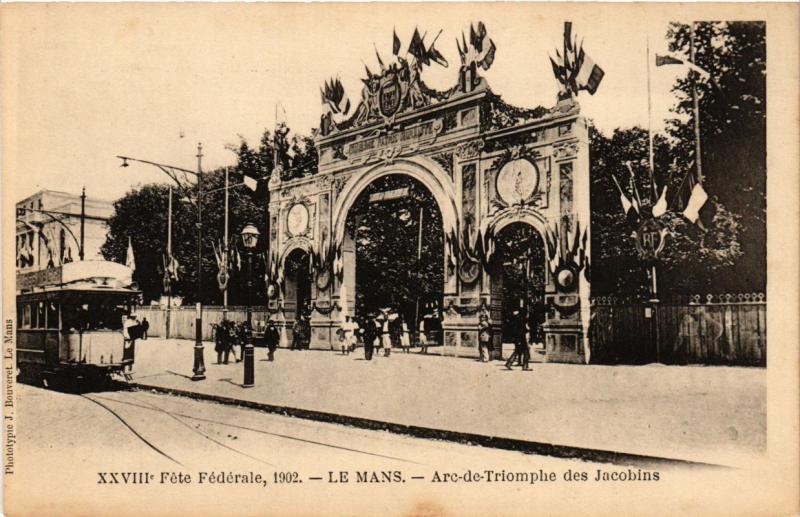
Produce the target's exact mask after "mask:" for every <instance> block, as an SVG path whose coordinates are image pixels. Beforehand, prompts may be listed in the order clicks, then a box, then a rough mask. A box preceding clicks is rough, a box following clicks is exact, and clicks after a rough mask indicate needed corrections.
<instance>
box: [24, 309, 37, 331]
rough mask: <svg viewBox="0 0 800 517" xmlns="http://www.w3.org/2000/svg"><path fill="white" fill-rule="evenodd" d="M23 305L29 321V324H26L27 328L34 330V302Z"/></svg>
mask: <svg viewBox="0 0 800 517" xmlns="http://www.w3.org/2000/svg"><path fill="white" fill-rule="evenodd" d="M25 305H26V306H27V308H28V316H29V318H30V320H29V321H30V323H28V328H29V329H35V328H36V314H37V313H36V302H31V303H27V304H25Z"/></svg>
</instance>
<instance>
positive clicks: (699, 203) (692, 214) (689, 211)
mask: <svg viewBox="0 0 800 517" xmlns="http://www.w3.org/2000/svg"><path fill="white" fill-rule="evenodd" d="M707 200H708V194H706V191H705V190H704V189H703V185H701V184H700V183H695V185H694V187H693V188H692V193H691V195H690V196H689V202H688V203H686V208H684V209H683V216H684V217H685V218H686V219H688V220H689V221H691V222H692V223H698V224H700V223H699V219H700V210H701V209H702V208H703V205H705V204H706V201H707Z"/></svg>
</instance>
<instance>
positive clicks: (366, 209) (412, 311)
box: [344, 173, 445, 329]
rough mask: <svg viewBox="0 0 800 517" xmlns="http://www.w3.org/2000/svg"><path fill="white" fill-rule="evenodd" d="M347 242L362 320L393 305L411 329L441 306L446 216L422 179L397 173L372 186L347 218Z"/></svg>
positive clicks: (369, 185) (356, 298)
mask: <svg viewBox="0 0 800 517" xmlns="http://www.w3.org/2000/svg"><path fill="white" fill-rule="evenodd" d="M344 241H345V244H346V247H349V248H351V250H352V251H353V252H354V258H355V260H354V266H351V267H354V273H355V274H354V275H353V277H352V278H353V280H354V282H353V283H354V285H353V287H354V295H355V296H354V302H355V307H354V308H355V314H356V316H357V317H359V318H364V317H366V316H367V315H368V314H370V313H375V312H377V311H379V310H381V309H385V308H389V307H391V308H394V309H396V310H397V311H398V312H399V314H401V315H402V316H403V319H404V321H405V322H407V323H408V324H409V325H408V326H409V329H412V328H416V326H417V321H419V318H420V317H422V316H423V315H424V314H425V313H426V312H427V309H430V307H432V306H433V305H436V306H441V302H442V296H443V291H444V281H445V279H444V231H443V222H442V213H441V211H440V209H439V206H438V204H437V201H436V199H435V198H434V196H433V195H432V193H431V192H430V190H428V188H427V187H426V186H425V185H423V184H422V183H421V182H420V181H418V180H417V179H415V178H412V177H410V176H408V175H405V174H402V173H393V174H388V175H384V176H381V177H379V178H377V179H375V180H373V181H372V182H371V183H369V184H368V185H367V186H366V187H365V188H364V189H363V190H362V191H361V192H360V193H359V195H358V197H357V198H356V200H355V202H354V203H353V204H352V206H351V207H350V209H349V210H348V213H347V214H346V220H345V238H344ZM346 276H347V275H346Z"/></svg>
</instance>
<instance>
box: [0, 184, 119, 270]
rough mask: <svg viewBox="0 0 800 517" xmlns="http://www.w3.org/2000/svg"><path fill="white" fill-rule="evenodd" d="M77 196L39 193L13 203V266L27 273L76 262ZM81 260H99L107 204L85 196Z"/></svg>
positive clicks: (78, 239) (110, 208)
mask: <svg viewBox="0 0 800 517" xmlns="http://www.w3.org/2000/svg"><path fill="white" fill-rule="evenodd" d="M81 202H82V200H81V195H77V194H70V193H67V192H59V191H54V190H41V191H39V192H37V193H36V194H33V195H31V196H28V197H27V198H25V199H23V200H22V201H19V202H18V203H17V237H16V266H17V272H20V273H28V272H32V271H40V270H43V269H47V268H48V267H56V266H60V265H61V264H64V263H69V262H74V261H77V260H79V259H80V251H81ZM83 204H84V217H83V247H84V259H85V260H95V259H102V258H103V257H102V254H101V253H100V248H101V247H102V246H103V243H105V241H106V232H107V230H108V228H107V224H106V223H107V221H108V218H109V217H111V215H112V214H113V213H114V205H113V203H112V202H111V201H106V200H103V199H98V198H92V197H85V199H83Z"/></svg>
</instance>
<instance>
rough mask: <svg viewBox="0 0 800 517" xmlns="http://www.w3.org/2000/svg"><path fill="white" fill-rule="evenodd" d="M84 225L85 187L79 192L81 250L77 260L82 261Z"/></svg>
mask: <svg viewBox="0 0 800 517" xmlns="http://www.w3.org/2000/svg"><path fill="white" fill-rule="evenodd" d="M85 225H86V187H83V190H82V191H81V248H80V250H78V251H79V252H80V253H79V258H80V259H81V261H83V258H84V253H83V243H84V226H85Z"/></svg>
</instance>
